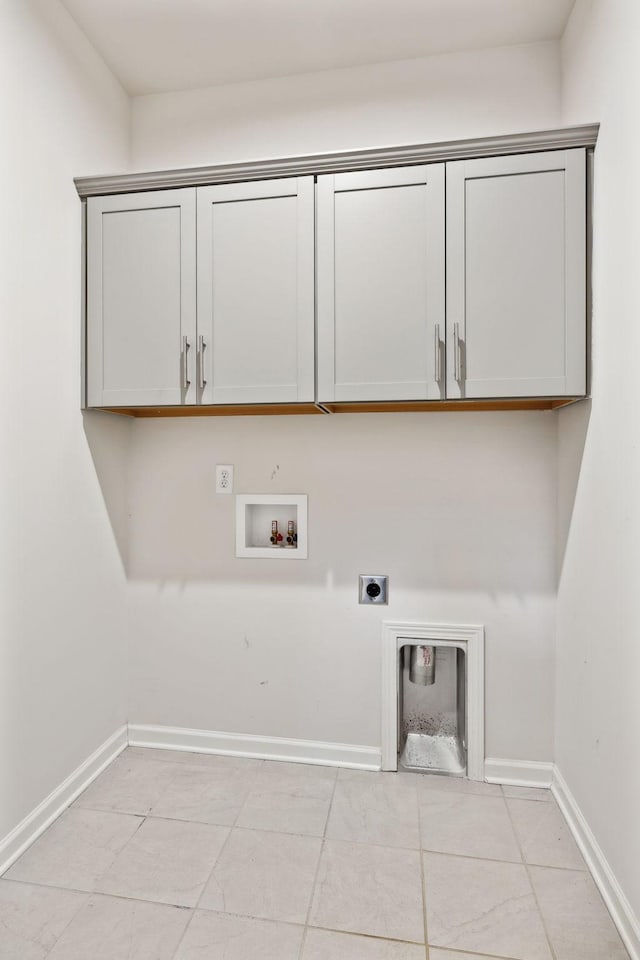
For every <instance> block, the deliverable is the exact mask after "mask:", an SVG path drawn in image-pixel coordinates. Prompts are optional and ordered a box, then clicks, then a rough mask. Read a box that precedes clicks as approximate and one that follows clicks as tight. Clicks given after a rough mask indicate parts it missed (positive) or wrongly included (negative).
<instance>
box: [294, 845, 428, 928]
mask: <svg viewBox="0 0 640 960" xmlns="http://www.w3.org/2000/svg"><path fill="white" fill-rule="evenodd" d="M309 922H310V923H311V924H313V926H316V927H328V928H330V929H332V930H343V931H348V932H351V933H364V934H368V935H371V936H376V937H386V938H388V939H396V940H409V941H414V942H418V943H420V942H424V921H423V912H422V884H421V877H420V855H419V853H418V852H417V851H414V850H399V849H397V848H391V847H378V846H369V845H366V844H359V843H344V842H342V841H340V840H327V841H325V845H324V850H323V852H322V857H321V860H320V870H319V872H318V880H317V883H316V889H315V893H314V897H313V904H312V907H311V914H310V921H309Z"/></svg>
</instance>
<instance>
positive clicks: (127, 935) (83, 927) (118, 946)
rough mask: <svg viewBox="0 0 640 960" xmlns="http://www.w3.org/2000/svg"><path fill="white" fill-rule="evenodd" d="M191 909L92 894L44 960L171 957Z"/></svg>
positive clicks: (163, 959) (159, 959)
mask: <svg viewBox="0 0 640 960" xmlns="http://www.w3.org/2000/svg"><path fill="white" fill-rule="evenodd" d="M189 917H190V911H189V910H182V909H180V908H179V907H167V906H163V905H161V904H158V903H143V902H142V901H140V900H120V899H118V898H116V897H101V896H95V895H94V896H92V897H91V899H90V900H89V902H88V903H87V905H86V906H85V907H83V909H82V910H81V911H80V913H79V914H78V915H77V916H76V917H75V919H74V920H72V922H71V923H70V924H69V926H68V927H67V929H66V930H65V932H64V933H63V934H62V936H61V937H60V939H59V940H58V942H57V944H56V945H55V947H54V948H53V950H52V952H51V953H50V954H49V957H48V958H47V960H88V958H91V960H172V957H173V955H174V952H175V949H176V947H177V946H178V943H179V942H180V938H181V936H182V934H183V933H184V930H185V927H186V926H187V923H188V922H189Z"/></svg>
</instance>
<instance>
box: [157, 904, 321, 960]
mask: <svg viewBox="0 0 640 960" xmlns="http://www.w3.org/2000/svg"><path fill="white" fill-rule="evenodd" d="M303 933H304V927H302V926H294V925H293V924H289V923H276V922H274V921H273V920H253V919H251V918H247V917H230V916H227V915H225V914H221V913H208V912H207V911H204V910H199V911H197V912H196V914H195V916H194V918H193V920H192V921H191V923H190V925H189V929H188V930H187V934H186V936H185V938H184V940H183V941H182V943H181V944H180V949H179V950H178V952H177V954H176V956H175V960H254V958H255V960H298V956H299V953H300V945H301V943H302V935H303Z"/></svg>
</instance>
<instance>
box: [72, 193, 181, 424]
mask: <svg viewBox="0 0 640 960" xmlns="http://www.w3.org/2000/svg"><path fill="white" fill-rule="evenodd" d="M195 243H196V224H195V190H193V189H187V190H166V191H164V190H163V191H158V192H157V193H138V194H136V193H131V194H125V195H122V196H110V197H95V198H90V199H89V200H88V201H87V403H88V405H89V406H90V407H114V406H135V405H146V404H151V405H154V406H156V405H164V404H185V403H195V396H196V393H195V353H196V344H195V334H196V299H195V298H196V249H195Z"/></svg>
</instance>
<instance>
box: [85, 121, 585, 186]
mask: <svg viewBox="0 0 640 960" xmlns="http://www.w3.org/2000/svg"><path fill="white" fill-rule="evenodd" d="M598 129H599V124H597V123H591V124H582V125H580V126H570V127H560V128H558V129H552V130H538V131H535V132H533V133H516V134H506V135H505V136H499V137H476V138H474V139H468V140H444V141H440V142H436V143H427V144H409V145H404V146H395V147H381V148H377V149H368V150H346V151H342V152H339V153H317V154H307V155H303V156H298V157H285V158H275V159H269V160H253V161H249V162H246V163H223V164H216V165H213V166H204V167H188V168H186V169H180V170H156V171H152V172H148V173H146V172H145V173H127V174H116V175H114V176H100V177H76V178H75V180H74V183H75V185H76V190H77V191H78V195H79V196H80V197H81V198H82V199H85V198H86V197H95V196H106V195H109V194H117V193H133V192H136V193H137V192H140V191H143V190H168V189H170V188H174V187H194V186H206V185H209V184H216V183H235V182H237V181H241V180H242V181H247V180H264V179H271V178H274V177H298V176H309V175H315V174H318V175H319V174H323V173H339V172H345V171H350V170H368V169H373V168H376V169H379V168H380V167H396V166H407V165H410V164H414V163H438V162H442V161H445V160H470V159H475V158H477V157H495V156H501V155H503V154H516V153H532V152H537V151H541V150H568V149H571V148H572V147H586V148H593V147H594V146H595V143H596V140H597V137H598Z"/></svg>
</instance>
